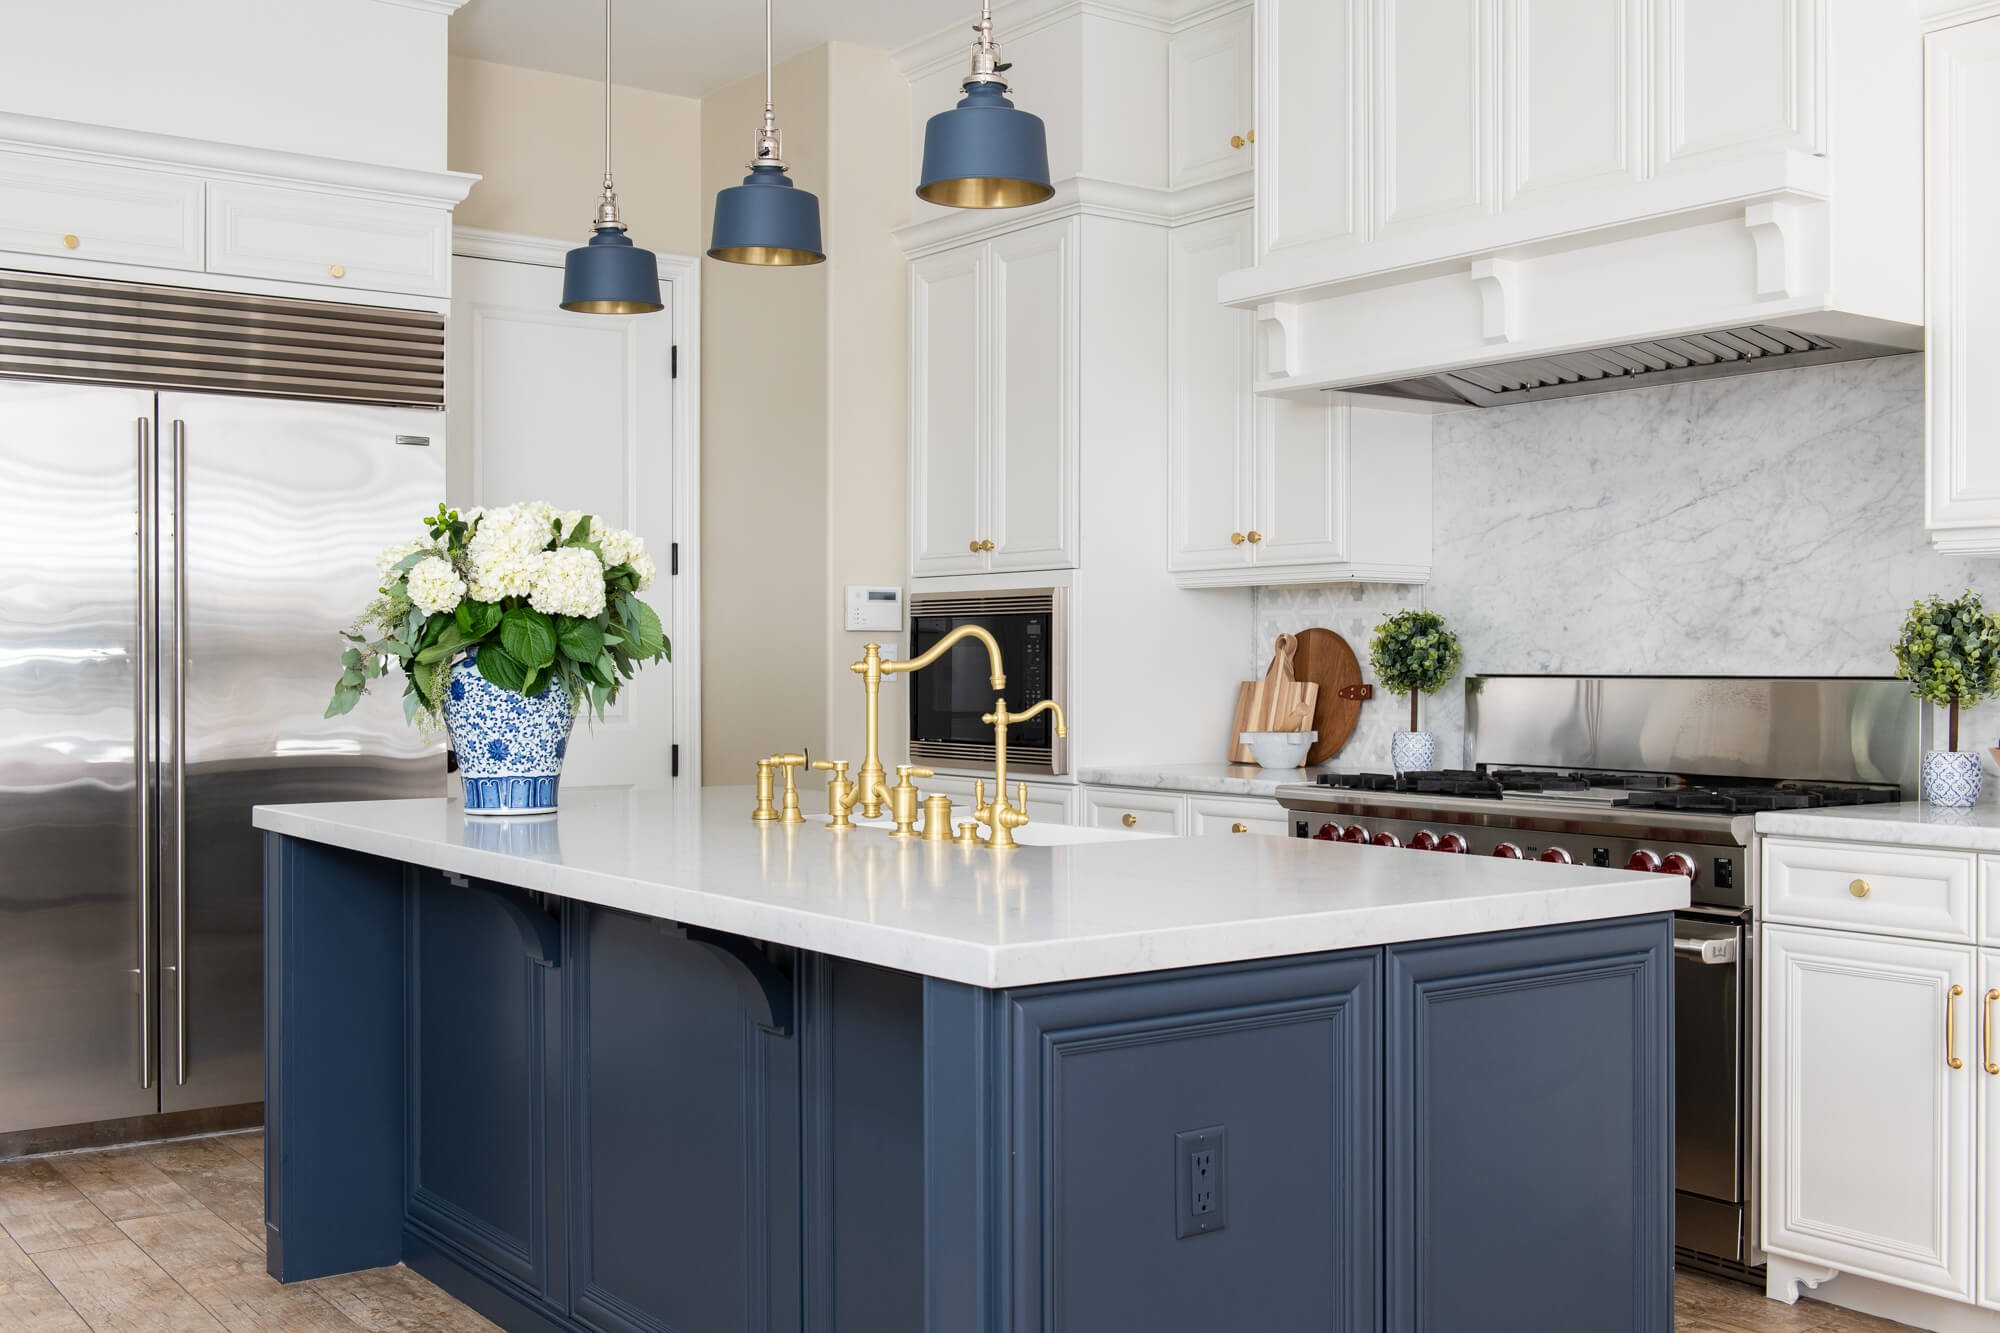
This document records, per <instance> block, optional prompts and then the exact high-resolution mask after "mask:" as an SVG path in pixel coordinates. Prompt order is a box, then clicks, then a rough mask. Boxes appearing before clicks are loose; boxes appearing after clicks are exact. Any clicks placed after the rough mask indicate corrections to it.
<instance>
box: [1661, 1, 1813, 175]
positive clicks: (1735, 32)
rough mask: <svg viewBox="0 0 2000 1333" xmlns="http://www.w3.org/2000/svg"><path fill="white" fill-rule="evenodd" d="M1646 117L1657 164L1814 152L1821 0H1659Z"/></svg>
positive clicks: (1670, 165)
mask: <svg viewBox="0 0 2000 1333" xmlns="http://www.w3.org/2000/svg"><path fill="white" fill-rule="evenodd" d="M1655 12H1656V15H1657V22H1658V24H1659V33H1658V36H1657V38H1656V39H1655V49H1656V51H1657V56H1656V58H1655V61H1654V78H1655V88H1656V90H1657V91H1656V94H1655V95H1656V96H1657V97H1658V99H1659V105H1658V107H1657V108H1656V109H1655V112H1654V117H1653V123H1654V127H1655V134H1656V136H1657V149H1656V151H1657V153H1658V155H1659V161H1660V165H1661V168H1662V169H1663V170H1665V171H1669V172H1670V171H1672V170H1674V169H1676V168H1679V167H1682V166H1684V165H1686V164H1688V163H1694V162H1701V161H1703V160H1713V159H1717V158H1723V157H1730V156H1738V155H1741V154H1743V153H1745V152H1750V151H1758V150H1765V149H1770V148H1795V149H1798V150H1801V151H1803V152H1808V153H1816V152H1819V151H1821V149H1822V144H1821V140H1820V133H1819V129H1820V126H1819V114H1818V108H1819V77H1820V72H1821V71H1820V63H1821V62H1820V50H1821V43H1820V37H1821V34H1820V31H1819V22H1820V16H1821V13H1822V12H1823V10H1822V2H1821V0H1756V3H1754V4H1744V3H1743V0H1664V3H1660V4H1658V6H1657V8H1656V11H1655Z"/></svg>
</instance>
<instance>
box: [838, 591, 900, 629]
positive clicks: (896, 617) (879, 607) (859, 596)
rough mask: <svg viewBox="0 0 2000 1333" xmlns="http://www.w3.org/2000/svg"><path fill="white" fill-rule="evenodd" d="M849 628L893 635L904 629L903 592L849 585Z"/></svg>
mask: <svg viewBox="0 0 2000 1333" xmlns="http://www.w3.org/2000/svg"><path fill="white" fill-rule="evenodd" d="M847 628H849V629H851V630H859V631H862V632H864V633H867V632H870V631H876V630H881V631H885V632H887V633H890V634H893V633H895V632H897V631H898V630H900V629H902V628H903V590H902V589H901V588H868V587H863V586H862V585H860V584H858V583H850V584H848V585H847Z"/></svg>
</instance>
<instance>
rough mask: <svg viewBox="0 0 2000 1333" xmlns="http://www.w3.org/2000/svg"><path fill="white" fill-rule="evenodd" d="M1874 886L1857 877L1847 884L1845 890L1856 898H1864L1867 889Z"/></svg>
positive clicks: (1866, 894)
mask: <svg viewBox="0 0 2000 1333" xmlns="http://www.w3.org/2000/svg"><path fill="white" fill-rule="evenodd" d="M1874 887H1875V886H1874V885H1873V884H1870V883H1869V882H1868V881H1867V880H1865V879H1857V880H1854V881H1852V882H1851V883H1849V884H1848V886H1847V891H1848V892H1849V893H1851V894H1853V895H1854V896H1855V897H1857V898H1866V897H1867V896H1868V892H1869V890H1870V889H1873V888H1874Z"/></svg>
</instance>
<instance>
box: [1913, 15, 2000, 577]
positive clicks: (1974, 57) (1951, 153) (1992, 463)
mask: <svg viewBox="0 0 2000 1333" xmlns="http://www.w3.org/2000/svg"><path fill="white" fill-rule="evenodd" d="M1995 125H2000V18H1989V19H1983V20H1981V21H1980V22H1977V23H1967V24H1963V25H1961V26H1959V27H1956V28H1946V29H1944V30H1942V31H1940V32H1934V33H1931V34H1930V35H1929V36H1927V37H1926V38H1925V39H1924V126H1925V129H1924V242H1925V243H1924V270H1925V271H1924V290H1925V293H1926V301H1925V305H1926V309H1927V311H1928V314H1927V316H1926V318H1925V337H1926V339H1927V340H1928V352H1929V354H1928V355H1927V356H1925V357H1924V368H1925V374H1926V375H1927V376H1928V377H1929V380H1930V384H1929V389H1930V392H1929V394H1928V395H1927V397H1928V400H1929V403H1928V414H1929V416H1928V420H1927V423H1926V427H1927V431H1928V438H1929V468H1928V472H1929V493H1928V495H1927V497H1926V500H1927V520H1928V523H1929V525H1930V528H1931V532H1932V538H1933V540H1934V541H1937V542H1939V543H1940V544H1945V545H1956V544H1961V543H1963V542H1964V540H1965V539H1964V538H1959V539H1958V540H1957V541H1954V538H1955V536H1956V534H1955V533H1954V532H1953V529H1956V528H1967V527H1971V528H1978V527H1981V526H1985V527H1987V528H1988V529H1992V528H1993V527H1995V526H1996V525H2000V384H1996V383H1995V382H1994V377H1993V376H1992V375H1991V374H1990V373H1988V372H1987V370H1986V368H1987V367H1990V366H1991V365H1993V364H1994V358H1995V357H2000V250H1996V248H1995V247H1994V246H1993V245H1992V244H1990V238H1991V237H1992V236H1993V235H1994V233H1995V229H1996V228H2000V162H1995V160H1994V157H1993V127H1994V126H1995ZM1979 540H1980V541H1982V542H1983V544H1981V545H1978V546H1976V547H1968V548H1967V549H1982V550H2000V532H1994V531H1988V532H1986V533H1984V534H1980V538H1979Z"/></svg>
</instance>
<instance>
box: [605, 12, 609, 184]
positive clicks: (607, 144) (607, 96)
mask: <svg viewBox="0 0 2000 1333" xmlns="http://www.w3.org/2000/svg"><path fill="white" fill-rule="evenodd" d="M604 188H605V191H606V192H607V193H608V192H609V191H610V189H611V0H604Z"/></svg>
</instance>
